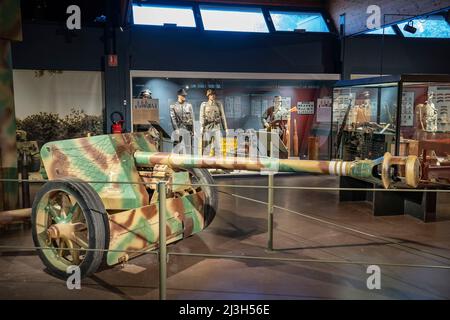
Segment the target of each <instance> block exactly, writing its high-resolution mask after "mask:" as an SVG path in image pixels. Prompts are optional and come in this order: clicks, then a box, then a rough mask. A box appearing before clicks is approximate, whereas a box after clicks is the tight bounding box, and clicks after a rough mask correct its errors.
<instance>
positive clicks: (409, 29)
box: [403, 20, 417, 34]
mask: <svg viewBox="0 0 450 320" xmlns="http://www.w3.org/2000/svg"><path fill="white" fill-rule="evenodd" d="M403 30H405V31H406V32H409V33H412V34H414V33H416V32H417V28H415V27H414V22H413V21H412V20H411V21H410V22H408V24H406V25H405V26H404V27H403Z"/></svg>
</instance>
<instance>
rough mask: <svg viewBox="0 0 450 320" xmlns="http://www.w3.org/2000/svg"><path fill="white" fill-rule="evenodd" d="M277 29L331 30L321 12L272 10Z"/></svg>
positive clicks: (271, 14)
mask: <svg viewBox="0 0 450 320" xmlns="http://www.w3.org/2000/svg"><path fill="white" fill-rule="evenodd" d="M270 17H271V19H272V22H273V25H274V26H275V30H276V31H297V30H302V31H305V32H329V31H330V30H329V29H328V26H327V24H326V23H325V20H324V19H323V16H322V14H320V13H309V12H289V11H272V10H271V11H270Z"/></svg>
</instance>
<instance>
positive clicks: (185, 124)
mask: <svg viewBox="0 0 450 320" xmlns="http://www.w3.org/2000/svg"><path fill="white" fill-rule="evenodd" d="M170 119H171V120H172V126H173V130H178V129H184V130H187V131H189V132H190V133H191V135H193V134H194V111H193V108H192V104H190V103H187V102H184V103H182V104H181V103H180V102H178V101H177V102H175V103H174V104H172V105H171V106H170Z"/></svg>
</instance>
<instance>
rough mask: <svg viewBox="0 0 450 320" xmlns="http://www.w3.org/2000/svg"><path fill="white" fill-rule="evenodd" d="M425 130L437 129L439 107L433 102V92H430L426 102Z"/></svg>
mask: <svg viewBox="0 0 450 320" xmlns="http://www.w3.org/2000/svg"><path fill="white" fill-rule="evenodd" d="M425 131H427V132H436V131H437V109H436V106H435V105H434V103H433V93H431V92H430V93H429V94H428V100H427V101H426V102H425Z"/></svg>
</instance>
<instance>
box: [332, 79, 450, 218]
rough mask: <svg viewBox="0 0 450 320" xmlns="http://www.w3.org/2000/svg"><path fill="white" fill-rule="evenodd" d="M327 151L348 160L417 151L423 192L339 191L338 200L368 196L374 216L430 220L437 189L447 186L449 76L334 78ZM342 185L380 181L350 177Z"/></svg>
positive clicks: (361, 185) (369, 186) (449, 178)
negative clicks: (346, 79) (347, 79)
mask: <svg viewBox="0 0 450 320" xmlns="http://www.w3.org/2000/svg"><path fill="white" fill-rule="evenodd" d="M332 109H333V110H332V126H331V132H332V137H331V139H330V153H331V154H332V156H333V157H334V158H340V159H344V160H347V161H352V160H357V159H376V158H379V157H381V156H383V154H384V153H385V152H390V153H391V154H393V155H397V156H417V157H418V159H419V161H420V167H419V168H418V170H419V171H420V183H419V186H418V188H420V189H428V190H426V191H424V192H412V193H411V192H371V191H345V190H342V191H340V195H339V198H340V200H341V201H371V202H372V203H373V206H372V209H373V214H374V215H396V214H409V215H412V216H414V217H417V218H419V219H422V220H423V221H435V220H436V216H437V208H438V206H437V204H438V197H437V192H434V191H433V190H436V189H449V188H450V125H449V124H450V118H449V111H450V75H402V76H386V77H379V78H369V79H358V80H350V81H339V82H337V83H336V85H335V87H334V89H333V108H332ZM340 187H342V188H362V189H365V190H367V189H372V188H377V187H379V186H377V185H374V184H373V183H370V182H367V181H362V180H356V179H353V178H349V177H341V178H340Z"/></svg>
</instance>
